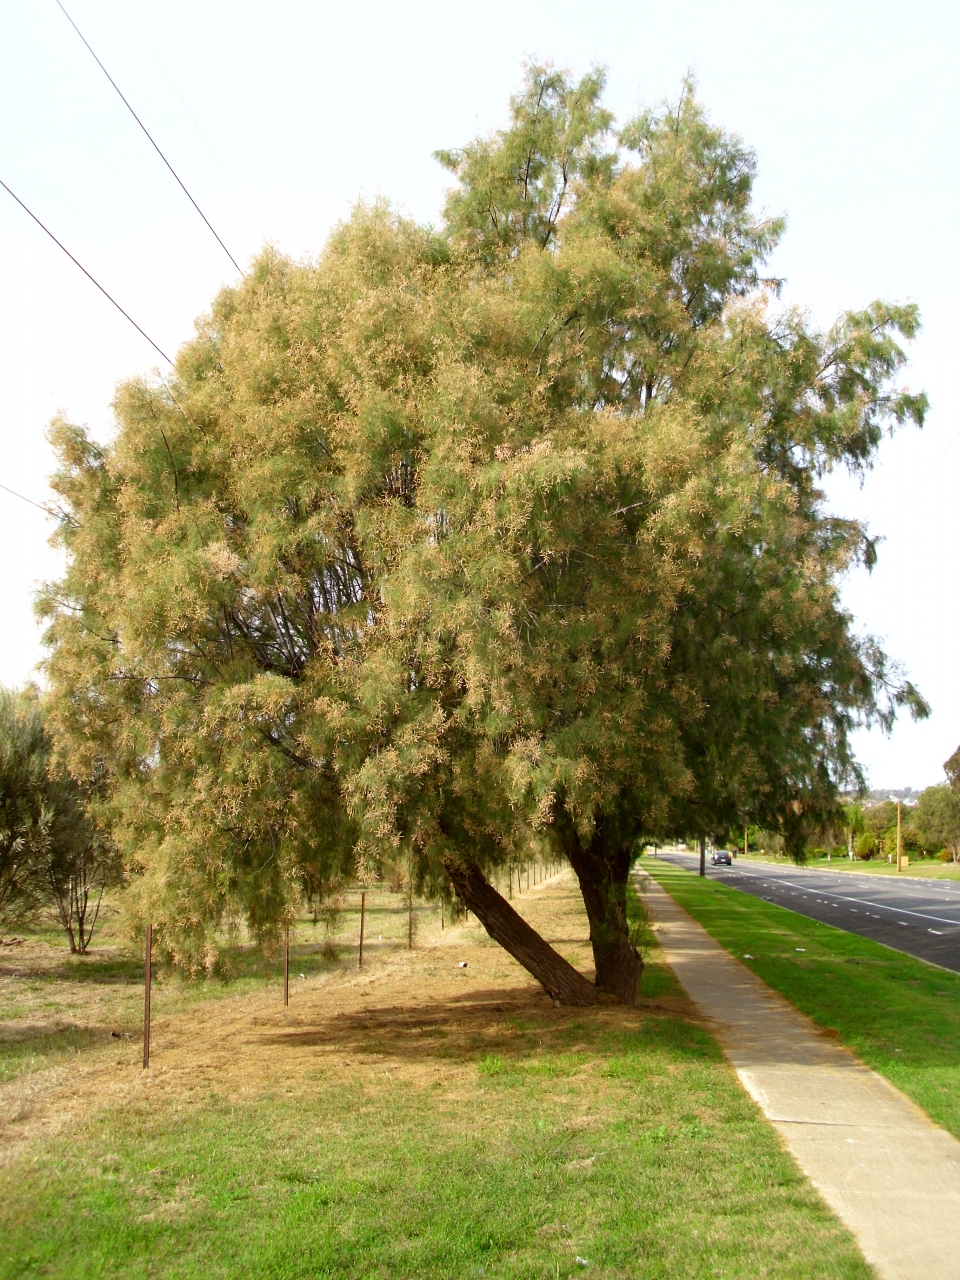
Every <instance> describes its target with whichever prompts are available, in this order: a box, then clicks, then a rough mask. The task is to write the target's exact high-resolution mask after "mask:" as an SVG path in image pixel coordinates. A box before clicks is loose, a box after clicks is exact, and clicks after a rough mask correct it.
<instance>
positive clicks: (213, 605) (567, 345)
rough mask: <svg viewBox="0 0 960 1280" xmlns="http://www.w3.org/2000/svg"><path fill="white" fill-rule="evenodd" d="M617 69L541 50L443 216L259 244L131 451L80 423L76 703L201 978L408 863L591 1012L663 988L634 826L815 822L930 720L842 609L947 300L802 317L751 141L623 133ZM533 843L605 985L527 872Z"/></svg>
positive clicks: (142, 398)
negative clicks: (629, 891)
mask: <svg viewBox="0 0 960 1280" xmlns="http://www.w3.org/2000/svg"><path fill="white" fill-rule="evenodd" d="M602 88H603V81H602V76H601V75H599V74H596V73H594V74H590V75H588V76H586V77H584V78H583V79H581V80H580V81H577V82H574V81H572V80H571V79H569V78H568V77H567V76H565V75H563V74H560V73H558V72H555V71H553V70H551V69H549V68H541V67H532V68H530V70H529V72H528V75H527V79H526V82H525V85H524V87H523V89H522V91H521V93H520V94H519V95H518V96H517V97H516V98H515V99H514V100H513V102H512V106H511V118H510V123H509V125H508V127H507V128H506V129H504V130H503V131H502V132H499V133H497V134H494V135H493V136H491V137H489V138H484V139H480V140H477V141H475V142H473V143H471V144H469V145H468V146H466V147H465V148H463V149H462V150H460V151H452V152H443V153H439V159H440V161H441V163H443V164H444V165H445V166H446V167H447V168H448V169H449V170H450V171H451V173H452V175H453V177H454V180H455V185H454V187H453V189H452V191H451V192H450V194H449V197H448V200H447V203H446V207H445V211H444V215H443V218H442V220H441V222H440V224H439V226H438V227H436V228H429V227H422V226H418V225H415V224H414V223H412V222H410V221H409V220H406V219H404V218H401V217H399V216H397V215H396V214H394V213H392V212H391V211H390V210H389V209H387V208H386V207H381V206H376V207H373V208H370V207H361V208H358V209H357V210H356V211H355V213H354V214H353V216H352V217H351V218H350V219H349V220H348V221H347V222H346V223H345V224H343V225H342V226H340V227H338V228H337V230H336V231H335V232H334V234H333V235H332V236H331V238H330V240H329V243H328V244H327V246H326V249H325V250H324V252H323V254H322V255H321V256H320V258H319V259H318V260H317V262H315V263H308V264H304V263H293V262H291V261H289V260H287V259H285V258H283V257H282V256H281V255H279V254H277V253H275V252H273V251H267V252H265V253H264V254H262V255H261V256H260V258H259V259H258V260H257V261H256V262H255V263H254V264H253V266H252V268H251V270H250V272H249V273H248V275H247V276H246V278H245V279H244V280H243V282H242V283H241V284H240V285H239V286H238V287H236V288H234V289H228V290H225V291H224V292H223V293H222V294H221V295H220V296H219V297H218V298H217V299H216V301H215V303H214V305H213V308H212V310H211V313H210V315H209V316H208V317H207V318H206V319H204V320H203V321H201V322H200V324H199V326H198V333H197V337H196V338H195V340H194V341H193V342H191V343H188V344H187V345H186V346H184V348H183V349H182V350H181V352H180V353H179V357H178V360H177V364H176V370H175V374H174V376H173V377H172V379H170V380H168V381H166V382H161V381H159V380H157V381H150V380H139V381H135V382H132V383H129V384H127V385H125V386H122V387H121V388H120V389H119V391H118V394H117V398H116V402H115V411H116V417H117V422H118V431H117V434H116V437H115V439H114V440H113V441H112V442H111V443H110V444H109V445H108V446H105V447H101V446H98V445H96V444H95V443H94V442H93V441H92V440H91V439H90V438H89V437H88V436H87V435H86V434H85V433H84V432H83V431H82V430H80V429H78V428H76V427H72V426H70V425H68V424H67V423H66V422H63V421H58V422H56V423H55V424H54V426H53V439H54V443H55V444H56V446H57V448H58V450H59V453H60V458H61V469H60V472H59V474H58V475H57V477H56V478H55V487H56V489H57V491H58V492H59V494H60V495H61V497H62V500H63V509H64V513H65V514H64V517H63V521H62V524H61V530H60V537H61V539H62V542H63V544H64V546H65V548H66V551H67V555H68V567H67V570H66V573H65V576H64V578H63V580H62V581H61V582H59V583H57V584H54V585H52V586H50V587H49V588H48V589H47V591H46V592H45V594H44V596H43V599H42V601H41V609H42V611H43V612H44V613H45V615H46V617H47V618H48V621H49V630H48V640H49V643H50V646H51V654H50V659H49V663H48V674H49V679H50V681H51V686H52V691H53V692H52V701H53V714H54V715H55V718H56V722H57V726H58V730H59V733H60V741H61V742H62V744H63V750H64V752H65V755H66V758H67V759H68V760H69V761H70V764H71V767H72V768H74V769H76V770H81V771H82V770H86V771H89V769H90V768H91V767H93V765H94V764H95V763H96V764H97V765H98V767H101V768H103V769H104V770H105V771H106V774H107V776H108V778H109V780H110V781H109V795H110V805H111V811H112V814H113V824H114V832H115V835H116V838H117V839H118V841H119V842H120V843H121V844H122V846H123V847H124V848H125V850H126V857H127V862H128V865H129V867H130V870H131V872H133V873H135V874H134V876H133V881H132V889H131V892H136V893H139V894H140V895H142V900H143V904H142V909H143V911H144V912H146V911H149V913H150V915H151V917H152V918H153V919H154V921H155V922H157V923H159V925H160V928H161V932H162V935H163V936H164V937H165V939H166V941H167V945H168V946H169V948H170V949H171V951H172V952H174V953H175V954H176V955H178V956H179V957H180V958H181V959H182V960H183V961H184V962H185V963H188V964H199V963H203V962H204V961H209V959H210V957H211V956H212V955H213V954H214V948H215V939H216V931H217V929H218V927H219V926H221V925H222V924H223V923H224V920H225V918H229V917H230V916H231V915H234V914H237V913H244V914H245V915H246V917H247V919H248V920H249V921H250V923H251V924H252V925H253V927H254V928H255V929H257V930H258V931H259V932H260V933H261V934H262V935H264V936H270V935H271V934H273V933H275V932H276V930H277V929H278V928H279V926H280V924H281V922H282V920H283V919H284V918H285V916H286V915H287V914H288V913H289V911H290V910H291V907H292V903H293V901H294V900H295V898H296V896H297V895H306V896H307V897H315V898H322V897H323V896H324V895H326V894H328V893H330V892H333V891H335V890H336V888H337V887H338V885H339V884H340V883H341V882H342V880H343V878H344V877H347V876H351V875H354V874H359V875H360V876H361V877H367V876H371V875H375V874H377V873H378V872H379V871H381V870H382V869H383V868H384V866H385V864H386V863H388V862H390V861H391V860H399V859H403V860H404V865H409V866H411V867H412V868H413V874H414V876H415V878H416V881H417V884H418V888H419V889H420V890H421V891H422V892H426V893H430V894H442V893H449V892H451V891H452V892H454V893H456V894H457V895H458V897H459V898H460V899H461V901H462V902H463V903H464V904H465V905H466V906H467V907H469V908H470V909H471V910H472V911H474V912H475V913H476V914H477V916H478V917H479V919H480V920H481V921H482V922H483V923H484V924H485V926H486V927H487V928H488V930H489V931H490V933H491V935H492V936H493V937H495V938H496V939H497V940H498V941H499V942H501V943H502V944H503V945H504V946H505V947H506V948H507V949H508V950H509V951H510V952H511V953H512V954H513V955H514V956H515V957H516V958H517V959H518V960H519V961H520V962H521V963H522V964H524V965H525V966H526V967H527V968H528V969H529V970H530V972H531V973H533V974H534V975H535V976H536V977H537V978H538V979H539V980H540V981H541V982H542V983H543V985H544V987H545V988H546V989H547V991H548V992H549V993H550V994H551V995H553V996H554V997H555V998H556V999H558V1000H562V1001H565V1002H568V1003H588V1002H590V1001H592V1000H594V999H595V998H596V996H595V992H596V990H601V991H605V992H608V993H612V994H613V995H615V996H617V997H619V998H620V999H623V1000H632V999H634V998H635V996H636V994H637V990H638V984H639V979H640V963H641V962H640V958H639V956H638V955H637V953H636V951H635V950H634V948H633V947H632V946H631V943H630V937H629V930H628V927H627V918H626V885H627V877H628V873H629V868H630V864H631V859H632V856H633V853H634V850H635V845H636V842H637V840H638V838H639V837H641V836H642V835H644V834H651V833H656V834H661V835H664V834H669V833H671V832H688V831H690V830H691V829H692V828H694V827H696V828H697V829H699V830H702V831H704V832H709V831H710V830H713V829H716V828H718V827H721V826H725V825H731V824H733V823H734V822H739V821H740V820H741V818H742V816H743V815H744V814H745V813H749V814H750V815H751V816H752V818H753V819H754V820H755V821H758V822H761V823H763V824H764V825H767V826H770V825H780V826H785V829H792V828H791V823H792V824H793V826H796V825H797V823H799V822H800V821H801V819H802V818H803V815H804V814H808V813H810V812H812V811H813V810H815V809H821V808H823V807H824V806H828V807H829V806H830V805H833V804H835V803H836V797H837V788H838V785H839V784H840V783H842V782H849V780H850V777H851V774H854V773H855V770H856V766H855V762H854V761H853V759H852V756H851V753H850V748H849V744H848V735H849V730H850V729H851V727H852V726H853V725H855V724H858V723H861V722H864V721H867V720H870V719H871V718H874V717H879V718H880V719H881V720H884V721H886V722H889V719H890V718H891V717H892V715H893V714H894V712H895V710H896V708H897V707H898V706H899V705H902V704H905V703H906V704H910V705H911V706H912V708H913V709H914V710H915V711H916V712H920V713H922V711H923V704H922V702H921V700H920V699H919V696H918V695H917V694H916V692H915V691H914V690H913V689H912V687H911V686H910V685H909V684H908V683H906V682H904V681H902V680H901V679H899V677H898V675H897V672H896V670H895V669H891V668H890V665H889V664H888V662H887V660H886V658H885V657H884V655H883V654H882V653H881V651H880V650H879V649H878V647H877V646H876V645H875V644H874V643H873V642H872V641H869V640H863V639H861V638H858V637H857V636H856V635H855V634H854V632H853V629H852V620H851V619H850V618H849V616H848V615H847V614H846V613H845V612H844V611H843V610H842V608H841V607H840V604H839V600H838V594H837V593H838V583H839V580H840V578H841V577H842V575H843V573H844V571H845V570H846V569H847V568H848V567H849V566H850V565H851V564H852V563H854V562H856V561H857V560H859V559H868V560H869V558H870V557H871V556H872V544H871V543H870V542H869V540H868V538H867V535H866V531H865V530H864V529H863V528H861V527H860V526H859V525H858V524H857V523H855V522H852V521H847V520H842V519H837V518H835V517H832V516H830V515H828V514H827V513H826V512H825V510H824V506H823V497H822V493H821V492H820V490H819V489H818V483H819V480H820V478H821V477H822V476H823V475H824V474H825V473H826V472H827V471H829V470H830V469H831V468H832V467H835V466H838V465H845V466H847V467H850V468H852V469H854V470H858V469H862V468H864V467H866V466H868V465H869V463H870V461H871V459H872V457H873V455H874V452H875V450H876V448H877V446H878V444H879V442H880V439H881V437H882V435H883V432H884V431H885V430H886V429H887V428H889V427H892V426H895V425H898V424H903V423H906V422H910V421H913V422H916V423H920V422H921V421H922V418H923V413H924V407H925V401H924V399H923V397H922V396H912V395H910V394H908V393H907V392H904V391H902V390H898V389H896V388H895V387H894V386H893V381H894V379H895V377H896V374H897V372H898V370H899V369H900V367H901V366H902V364H903V361H904V356H903V352H902V350H901V347H900V345H899V340H900V339H901V338H904V337H905V338H910V337H912V336H913V334H914V333H915V332H916V330H917V327H918V320H917V315H916V312H915V310H914V309H913V308H912V307H909V306H892V305H885V304H881V303H876V304H874V305H873V306H871V307H869V308H867V309H866V310H864V311H862V312H858V313H852V314H848V315H845V316H843V317H842V318H841V319H840V320H839V321H838V323H837V325H836V326H835V327H834V328H833V329H832V330H830V331H829V332H827V333H820V332H817V331H815V330H814V329H813V328H812V327H811V326H810V324H809V323H808V322H807V321H806V319H805V318H804V317H803V316H802V315H800V314H798V313H795V312H792V311H785V312H780V311H777V310H776V309H775V294H776V283H777V282H776V281H771V280H768V279H765V278H763V276H762V275H761V271H762V266H763V262H764V259H765V257H766V255H768V254H769V252H770V251H771V249H772V248H773V246H774V245H775V244H776V242H777V239H778V237H779V236H780V234H781V231H782V226H781V224H780V222H779V221H778V220H766V221H764V220H762V219H760V218H759V217H758V216H757V215H756V213H755V212H754V210H753V208H752V206H751V187H752V183H753V179H754V173H755V160H754V157H753V155H752V153H751V152H750V151H749V150H747V149H746V148H745V147H744V145H743V144H742V143H741V142H740V141H739V140H738V139H736V138H734V137H731V136H729V135H727V134H725V133H724V132H723V131H722V130H720V129H718V128H717V127H715V126H714V125H713V124H712V123H711V122H710V120H709V119H708V117H707V116H706V114H705V112H704V111H703V109H702V108H701V106H700V105H699V104H698V103H697V101H696V99H695V97H694V94H693V90H692V86H690V85H685V86H684V89H683V92H682V95H681V98H680V101H679V103H678V104H677V105H675V106H667V107H664V108H662V109H659V110H656V111H651V112H648V113H646V114H644V115H642V116H640V117H639V118H638V119H636V120H633V121H630V122H628V123H627V124H626V125H624V126H623V127H622V128H620V129H617V128H615V126H614V122H613V120H612V118H611V116H610V115H609V113H608V112H606V111H605V110H604V108H603V106H602V103H601V95H602ZM533 841H540V842H546V843H547V844H548V845H550V846H552V848H553V849H554V850H555V852H556V853H557V854H559V855H561V856H562V857H564V858H565V859H567V860H569V863H570V865H571V866H572V867H573V870H574V872H575V873H576V876H577V879H578V881H579V884H580V888H581V891H582V894H583V900H584V904H585V907H586V911H587V915H588V917H589V922H590V936H591V942H592V945H593V952H594V958H595V962H596V983H595V985H594V984H591V983H590V982H588V981H587V980H586V978H585V977H583V975H581V974H579V973H577V972H576V971H575V970H573V969H572V968H571V966H569V965H568V964H567V963H566V962H565V961H564V960H563V959H562V958H561V957H560V956H559V955H558V954H557V953H556V952H555V951H553V949H552V948H550V947H549V946H548V944H547V943H546V942H545V941H544V940H543V939H542V938H540V937H539V935H537V934H536V933H535V931H534V930H532V929H531V928H529V926H527V925H525V924H524V922H523V921H522V920H521V919H520V917H519V916H518V915H517V914H516V913H515V912H514V911H513V908H512V907H511V906H510V904H509V903H508V902H505V901H504V899H503V898H502V896H501V895H500V894H499V893H498V892H497V891H496V889H495V888H494V887H493V884H492V883H491V872H492V871H493V870H494V869H496V868H497V867H499V866H503V865H508V864H510V863H512V862H514V861H516V860H517V858H518V857H519V856H522V855H523V853H524V851H525V850H526V849H529V847H530V844H531V842H533Z"/></svg>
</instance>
